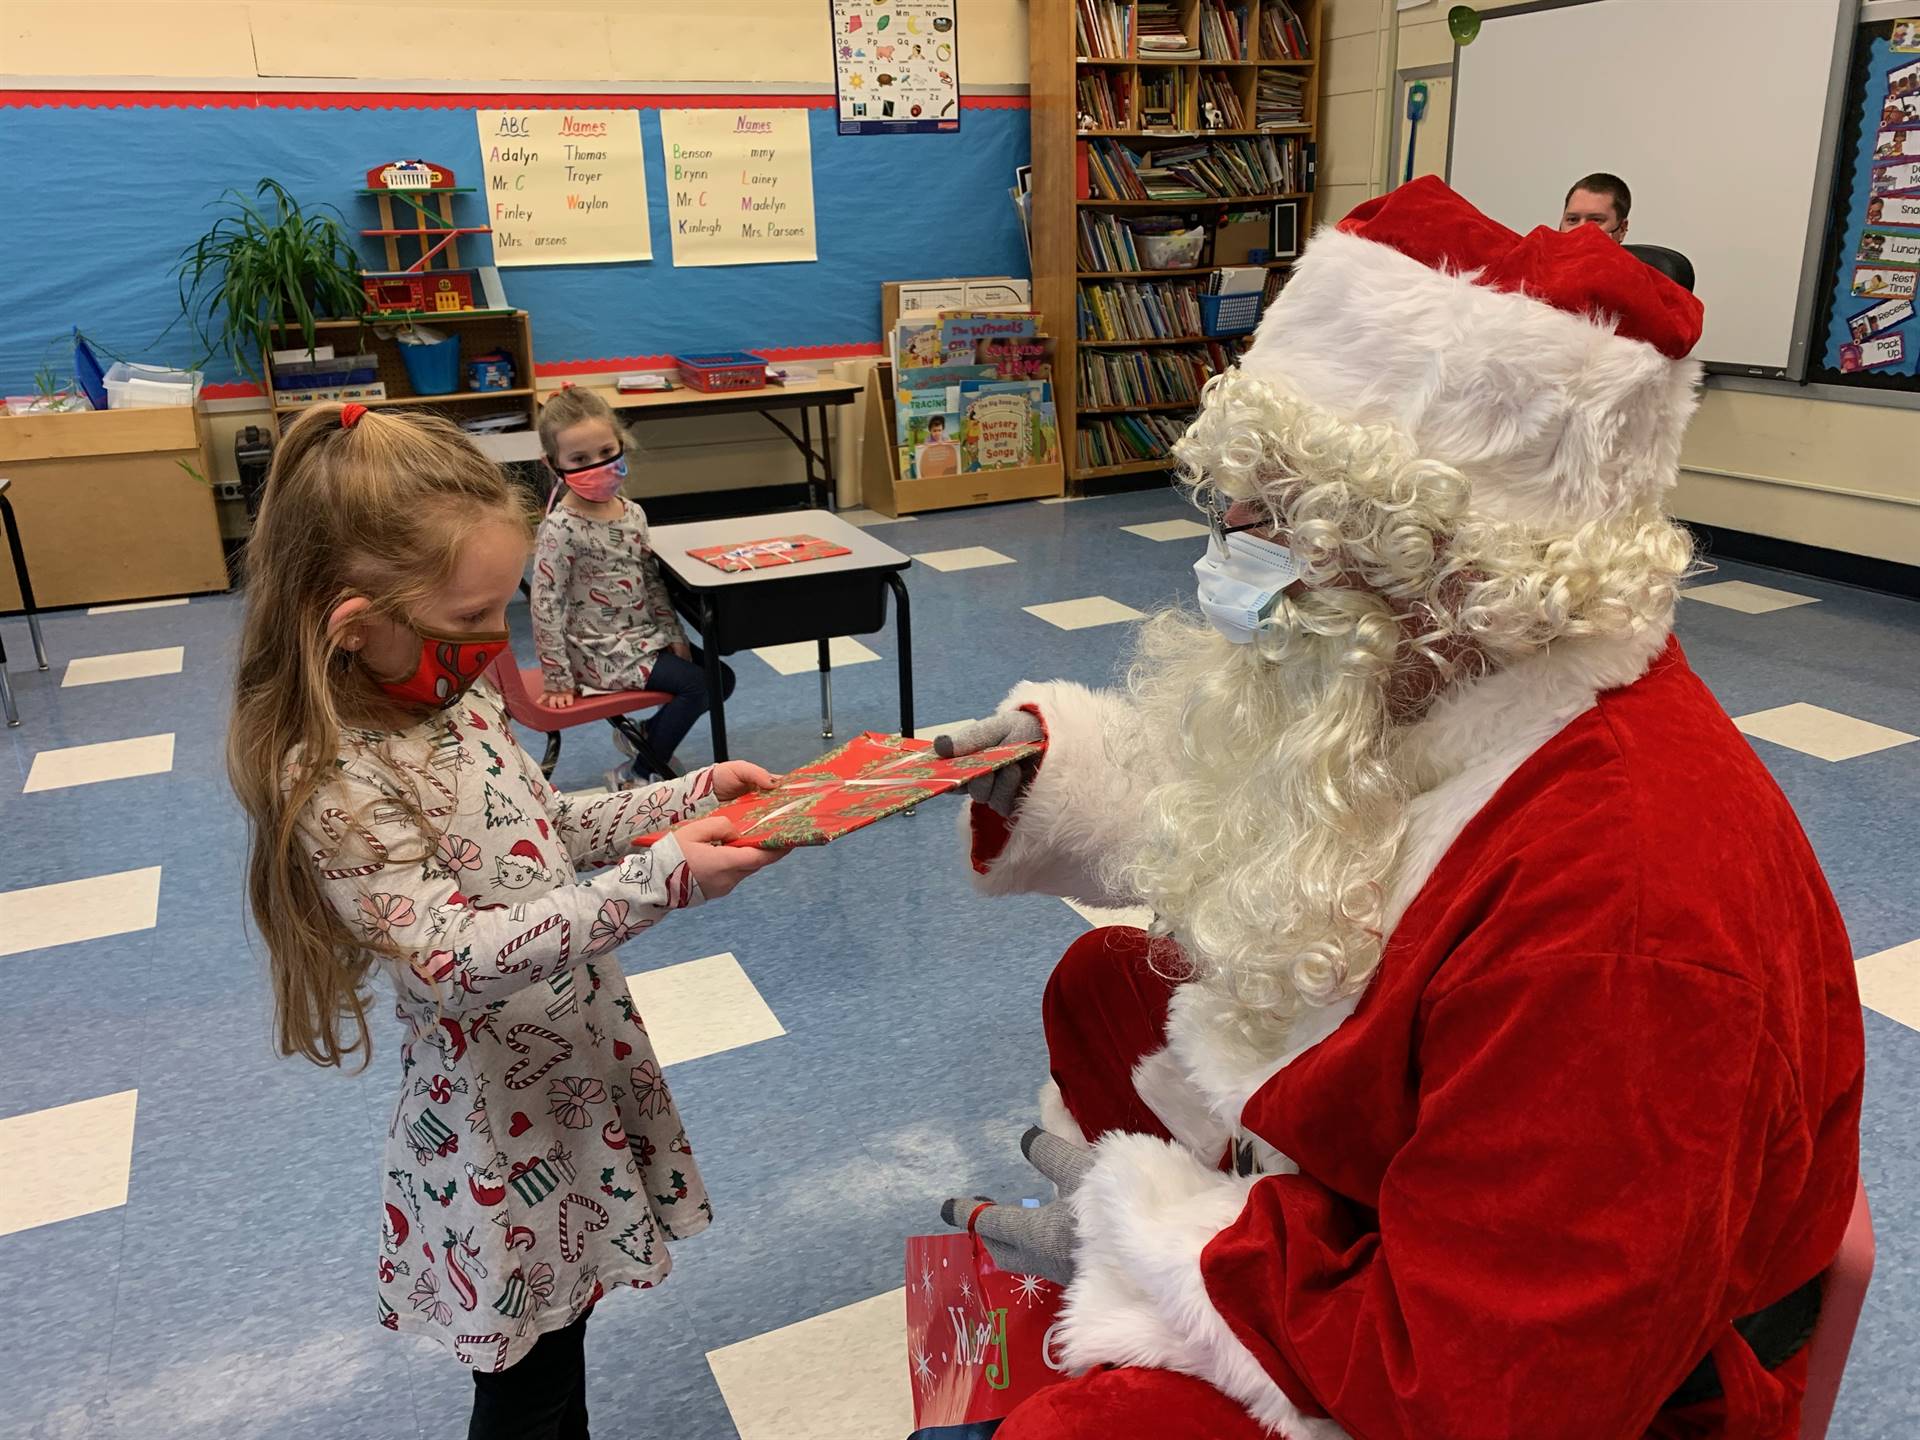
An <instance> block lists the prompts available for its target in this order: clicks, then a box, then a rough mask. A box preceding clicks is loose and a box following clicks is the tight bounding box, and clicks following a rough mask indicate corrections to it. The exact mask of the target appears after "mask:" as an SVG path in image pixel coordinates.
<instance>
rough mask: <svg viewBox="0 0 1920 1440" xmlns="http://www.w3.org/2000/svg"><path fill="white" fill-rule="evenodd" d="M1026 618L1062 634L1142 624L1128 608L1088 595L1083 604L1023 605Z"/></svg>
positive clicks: (1078, 601) (1138, 616)
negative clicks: (1126, 622) (1131, 622)
mask: <svg viewBox="0 0 1920 1440" xmlns="http://www.w3.org/2000/svg"><path fill="white" fill-rule="evenodd" d="M1020 608H1021V609H1023V610H1025V611H1026V612H1027V613H1028V614H1029V615H1033V616H1036V617H1037V618H1039V619H1041V620H1044V621H1046V622H1047V623H1048V624H1049V625H1056V626H1058V627H1059V628H1060V629H1062V630H1086V629H1089V628H1091V627H1092V626H1095V625H1117V624H1119V623H1120V622H1121V621H1122V620H1144V619H1146V618H1147V617H1146V616H1144V615H1142V614H1141V613H1140V612H1139V611H1138V610H1136V609H1134V608H1133V607H1132V606H1131V605H1122V604H1121V603H1120V602H1119V601H1118V600H1109V599H1108V598H1107V597H1106V596H1104V595H1089V596H1087V597H1086V598H1085V599H1084V600H1055V601H1054V602H1053V603H1052V604H1050V605H1023V606H1021V607H1020Z"/></svg>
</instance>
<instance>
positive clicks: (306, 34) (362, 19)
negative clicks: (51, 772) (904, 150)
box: [0, 0, 1027, 86]
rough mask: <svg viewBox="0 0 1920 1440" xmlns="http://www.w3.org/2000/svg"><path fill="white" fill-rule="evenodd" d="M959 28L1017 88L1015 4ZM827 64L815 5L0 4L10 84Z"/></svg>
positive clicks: (566, 77)
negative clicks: (399, 36)
mask: <svg viewBox="0 0 1920 1440" xmlns="http://www.w3.org/2000/svg"><path fill="white" fill-rule="evenodd" d="M960 17H961V23H962V25H963V27H964V28H963V30H962V32H961V33H962V37H963V43H964V45H965V47H966V49H965V58H966V69H965V71H964V78H965V81H966V83H967V85H969V86H976V85H982V86H983V85H1025V84H1026V83H1027V12H1026V5H1025V3H1024V0H960ZM422 26H431V27H432V30H431V34H432V40H431V43H429V44H416V43H411V41H410V42H409V43H406V44H395V45H379V44H374V43H370V41H369V38H368V37H370V36H375V35H383V34H384V35H391V34H394V33H395V32H396V31H397V30H400V29H402V28H405V29H407V30H408V32H409V34H416V33H417V30H416V27H422ZM830 56H831V52H830V51H829V49H828V47H827V7H826V4H825V0H820V3H815V0H379V3H352V0H300V3H291V0H249V3H243V0H96V3H92V4H86V5H75V4H70V3H67V0H0V75H13V76H143V75H144V76H155V77H165V78H171V79H176V80H177V79H206V78H218V79H235V78H240V79H249V78H259V79H263V80H269V81H271V80H288V79H322V80H379V81H382V82H389V83H390V82H394V81H409V80H413V81H418V80H434V81H442V82H467V83H471V84H474V85H491V84H500V83H507V82H521V83H532V82H555V83H565V84H575V85H597V84H675V83H682V84H684V83H698V82H717V83H721V84H728V83H731V84H781V83H791V84H812V85H831V84H832V82H833V71H832V67H831V60H830ZM423 69H424V70H425V71H426V72H427V73H424V74H423V73H422V71H423Z"/></svg>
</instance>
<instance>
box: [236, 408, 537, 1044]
mask: <svg viewBox="0 0 1920 1440" xmlns="http://www.w3.org/2000/svg"><path fill="white" fill-rule="evenodd" d="M343 408H344V407H342V406H339V405H317V406H315V407H313V408H312V409H310V410H308V411H306V412H305V413H304V414H302V415H301V416H300V418H299V419H297V420H296V421H294V423H293V425H292V426H291V427H289V428H288V430H287V433H286V435H285V437H284V438H283V439H282V440H281V442H280V445H279V448H278V449H277V450H276V451H275V453H274V458H273V468H272V470H271V472H270V473H269V474H268V476H267V484H266V490H265V495H264V499H263V503H262V505H261V507H260V517H259V519H258V520H257V521H256V522H255V524H254V527H253V536H252V538H251V539H250V540H249V541H248V542H247V549H246V557H245V562H246V563H245V568H246V592H247V610H246V619H245V622H244V625H243V628H242V631H241V639H240V662H239V669H238V673H237V675H236V678H235V682H234V699H233V715H232V719H231V721H230V723H229V725H228V729H227V774H228V777H229V779H230V781H231V783H232V785H233V790H234V794H235V795H237V796H238V797H239V800H240V804H241V806H242V807H243V808H244V809H245V811H246V814H247V821H248V828H249V832H250V833H249V848H248V857H247V897H248V901H249V903H250V904H251V906H252V909H253V918H254V923H255V925H256V926H257V927H258V928H259V931H260V935H261V937H262V938H263V939H264V940H265V941H266V944H267V952H268V956H269V963H270V965H271V969H272V974H273V993H274V1015H275V1027H276V1030H277V1039H278V1042H279V1046H280V1051H281V1053H282V1054H284V1055H295V1054H298V1055H305V1056H306V1057H307V1058H308V1059H309V1060H312V1061H313V1062H314V1063H316V1064H319V1065H339V1064H341V1063H342V1062H343V1061H344V1060H345V1059H346V1058H347V1057H349V1056H351V1055H354V1054H361V1055H362V1056H363V1063H364V1057H365V1055H366V1054H367V1053H368V1052H369V1037H368V1033H367V997H366V995H365V994H364V993H363V990H362V982H363V981H364V979H365V977H366V973H367V970H368V968H369V966H370V965H371V964H372V963H373V956H372V955H371V953H370V952H369V951H368V949H367V947H366V946H365V945H364V944H363V942H362V941H361V940H360V939H359V938H358V937H357V936H355V935H354V934H353V932H352V931H351V930H350V929H349V928H348V927H347V925H346V924H345V922H344V921H342V920H341V918H340V917H339V916H338V915H337V914H336V913H335V912H334V910H333V908H332V906H331V905H330V904H329V903H328V901H327V899H326V897H325V896H324V895H323V894H322V893H321V890H320V884H319V878H318V872H317V870H316V867H315V864H314V858H315V857H314V856H313V855H312V854H310V853H308V852H309V846H308V845H307V844H306V843H304V842H303V840H302V838H301V834H300V829H299V822H300V818H301V816H302V814H303V812H304V811H305V810H306V808H307V805H308V803H309V801H311V800H312V798H313V796H314V793H315V792H316V791H317V790H319V789H320V788H321V787H322V786H323V785H324V784H325V783H326V781H327V779H328V777H329V775H330V773H331V772H332V770H333V767H334V762H335V758H336V756H337V755H338V753H339V749H340V731H341V728H342V726H343V725H350V724H361V725H365V724H369V723H373V724H377V723H379V717H381V716H382V714H383V705H382V702H381V699H380V696H379V692H378V691H376V690H375V689H374V688H373V685H372V683H371V682H370V681H369V679H368V678H367V676H366V673H365V671H364V669H363V668H362V667H360V666H358V665H355V664H353V663H352V659H351V656H350V655H349V654H348V652H346V651H344V650H342V649H341V648H340V646H339V642H338V636H337V635H335V634H332V633H329V626H328V620H329V617H330V616H331V615H332V613H333V611H334V609H335V608H336V607H337V606H339V605H340V604H341V602H343V601H345V600H348V599H351V598H354V597H356V596H362V597H365V598H366V599H367V600H368V601H369V602H370V603H371V610H372V613H374V614H377V615H383V616H387V617H389V618H393V619H398V620H402V621H404V620H405V619H406V617H407V616H408V615H410V614H412V613H413V612H414V611H415V610H416V609H417V608H418V607H419V606H420V604H421V603H422V602H423V601H424V600H426V599H427V597H428V596H430V595H432V594H433V593H434V592H435V591H436V590H437V589H438V588H439V587H440V586H442V585H443V584H445V583H446V581H447V579H448V578H449V576H450V575H451V573H452V570H453V565H454V561H455V559H456V557H457V556H458V554H459V551H460V547H461V543H462V542H463V540H464V539H465V538H466V536H467V535H469V534H470V533H471V532H472V531H473V529H474V528H475V527H476V526H478V525H482V524H486V523H488V522H489V521H504V522H506V523H508V524H511V525H513V526H516V527H518V528H519V529H521V530H522V531H524V530H525V529H526V527H527V516H526V510H525V507H524V503H523V502H522V501H521V500H520V499H519V498H517V496H516V494H515V492H514V491H513V490H512V488H511V487H510V486H509V485H508V483H507V481H506V480H505V478H504V477H503V476H502V475H501V473H500V470H499V468H498V467H497V466H496V465H495V464H494V463H493V462H492V461H490V460H488V459H487V458H486V457H485V456H484V455H482V454H481V453H480V452H479V451H478V450H476V449H475V448H474V446H473V444H472V442H471V441H469V440H468V439H467V438H466V436H465V435H464V434H462V433H461V431H460V430H459V429H458V428H457V427H456V426H454V425H453V424H451V423H450V422H448V421H446V420H443V419H440V418H439V417H437V416H432V415H418V414H415V415H405V416H403V415H399V414H396V413H392V412H386V411H379V410H370V411H367V412H366V413H365V414H363V415H361V416H360V418H359V419H358V421H357V422H356V423H354V424H353V425H351V426H345V425H343V424H342V423H341V416H342V412H343ZM386 713H389V714H390V711H388V712H386Z"/></svg>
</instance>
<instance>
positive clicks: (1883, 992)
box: [1854, 940, 1920, 1030]
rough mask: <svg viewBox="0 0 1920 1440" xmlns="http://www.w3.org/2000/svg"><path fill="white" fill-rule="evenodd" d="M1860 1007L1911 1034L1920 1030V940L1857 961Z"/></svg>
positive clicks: (1856, 972)
mask: <svg viewBox="0 0 1920 1440" xmlns="http://www.w3.org/2000/svg"><path fill="white" fill-rule="evenodd" d="M1854 973H1855V974H1856V975H1858V976H1859V978H1860V1003H1861V1004H1862V1005H1865V1006H1866V1007H1867V1008H1868V1009H1869V1010H1878V1011H1879V1012H1880V1013H1881V1014H1882V1015H1884V1016H1886V1017H1887V1018H1888V1019H1889V1020H1898V1021H1899V1022H1900V1023H1901V1024H1902V1025H1905V1026H1906V1027H1907V1028H1908V1029H1909V1030H1920V940H1910V941H1908V942H1907V943H1906V944H1905V945H1896V946H1894V947H1893V949H1891V950H1882V951H1881V952H1880V953H1879V954H1878V955H1867V956H1864V957H1862V958H1861V959H1860V960H1858V961H1856V962H1855V964H1854Z"/></svg>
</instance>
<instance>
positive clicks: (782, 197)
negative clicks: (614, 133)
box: [660, 109, 820, 265]
mask: <svg viewBox="0 0 1920 1440" xmlns="http://www.w3.org/2000/svg"><path fill="white" fill-rule="evenodd" d="M660 144H661V148H662V149H663V150H664V151H665V152H666V162H667V215H668V218H669V224H670V226H671V228H672V233H673V263H674V264H675V265H774V264H779V263H781V262H784V261H790V260H817V259H819V258H820V257H819V252H818V251H817V249H816V248H815V243H814V231H813V143H812V141H811V140H810V139H809V138H808V135H807V112H806V111H805V110H799V109H784V110H662V111H661V112H660Z"/></svg>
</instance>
